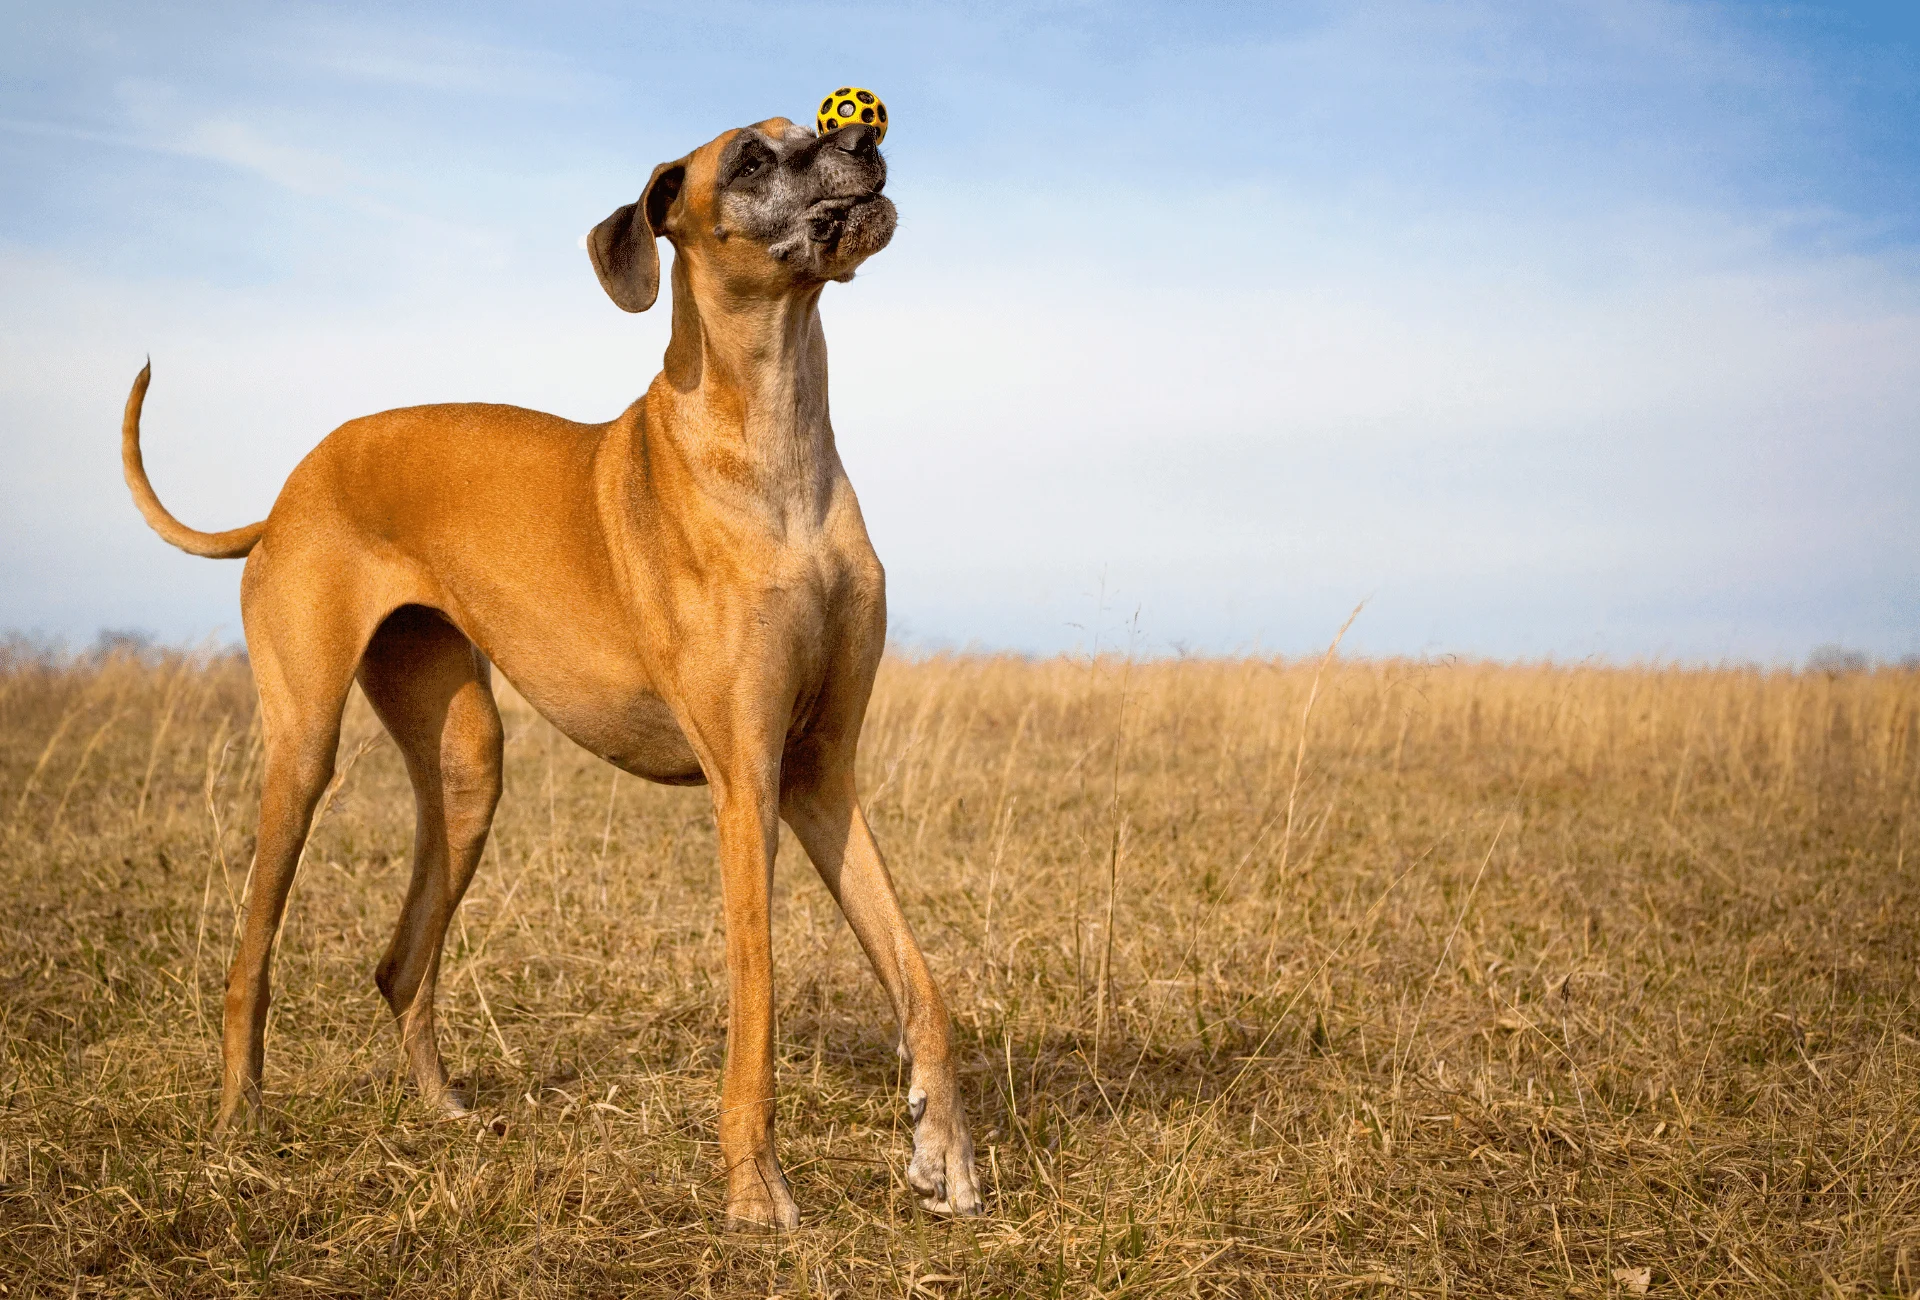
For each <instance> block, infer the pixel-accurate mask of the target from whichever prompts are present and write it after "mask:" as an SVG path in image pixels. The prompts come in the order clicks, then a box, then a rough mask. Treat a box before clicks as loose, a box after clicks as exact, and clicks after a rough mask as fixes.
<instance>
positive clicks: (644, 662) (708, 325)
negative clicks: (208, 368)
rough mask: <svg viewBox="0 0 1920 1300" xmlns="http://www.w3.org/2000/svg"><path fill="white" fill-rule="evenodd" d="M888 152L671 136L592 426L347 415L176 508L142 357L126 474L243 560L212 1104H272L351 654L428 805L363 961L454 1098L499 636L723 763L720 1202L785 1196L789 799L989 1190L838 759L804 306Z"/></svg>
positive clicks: (832, 465) (139, 495)
mask: <svg viewBox="0 0 1920 1300" xmlns="http://www.w3.org/2000/svg"><path fill="white" fill-rule="evenodd" d="M886 177H887V167H886V162H885V160H884V159H883V158H882V157H881V155H880V152H879V150H878V148H877V142H876V140H875V137H874V133H873V131H872V129H871V128H868V127H861V126H853V127H848V128H846V129H844V130H841V131H838V132H833V133H830V134H828V135H825V136H816V135H815V134H814V132H812V131H811V130H808V129H807V128H805V127H803V126H798V125H795V124H794V123H792V122H789V121H788V120H786V119H785V118H778V117H776V118H771V119H769V120H767V121H764V122H760V123H757V124H755V125H753V126H747V127H742V128H739V129H736V130H730V131H727V132H725V133H723V134H722V135H720V136H718V137H717V138H715V139H714V140H712V141H710V142H708V143H707V144H705V145H702V146H701V147H700V148H698V149H695V150H694V151H693V152H692V153H689V154H687V155H686V156H685V157H684V158H680V159H677V160H675V161H673V162H666V163H662V164H660V165H659V166H658V167H655V168H654V169H653V174H652V176H651V177H649V178H648V180H647V183H646V187H645V188H644V189H643V190H642V191H641V194H640V197H639V199H638V200H637V201H636V202H634V203H630V204H628V205H626V206H624V207H622V208H620V209H618V210H617V211H615V212H614V213H613V215H611V216H609V217H608V218H607V219H606V220H605V221H602V222H601V223H600V224H599V225H597V226H595V227H594V228H593V231H592V233H591V234H590V235H589V236H588V251H589V254H590V256H591V259H592V262H593V269H594V271H595V273H596V274H597V276H598V277H599V281H600V284H601V286H602V287H603V288H604V289H605V290H606V293H607V295H608V296H609V297H610V298H612V299H613V301H614V303H615V304H616V305H618V306H619V307H621V308H622V309H624V310H626V311H629V312H640V311H645V310H647V308H649V307H651V306H652V305H653V302H654V299H655V297H656V296H657V294H658V291H659V282H660V259H659V253H658V244H657V239H658V238H659V237H660V236H664V237H665V238H666V239H667V240H668V241H669V242H670V243H671V244H672V245H673V248H674V253H675V256H674V258H673V264H672V286H673V294H672V308H673V322H672V324H673V329H672V337H671V341H670V342H669V343H668V345H667V351H666V358H665V363H664V365H663V368H662V369H661V372H660V374H659V375H658V376H656V377H655V378H654V380H653V382H652V384H651V385H650V386H649V387H648V388H647V391H646V393H645V395H644V396H642V397H641V398H640V399H639V400H638V401H636V402H635V403H634V404H633V405H632V406H630V407H628V408H627V410H626V411H625V412H623V413H622V414H621V415H620V416H619V417H618V418H616V419H614V420H611V421H609V422H608V423H606V424H576V423H574V422H572V421H569V420H563V419H561V418H559V417H557V416H552V415H544V414H541V413H539V412H535V411H528V410H523V409H521V408H518V407H511V406H491V405H480V404H462V405H445V406H420V407H411V408H406V409H401V410H393V411H387V412H384V413H382V414H379V415H372V416H367V417H364V418H362V419H357V420H353V421H350V422H348V423H346V424H344V425H341V426H340V427H339V428H338V429H336V430H335V431H334V432H333V433H331V434H329V435H328V436H327V438H326V439H325V440H324V441H322V442H321V443H320V445H319V446H318V447H316V448H315V449H314V450H313V451H312V452H311V453H309V454H308V455H307V457H306V458H305V459H304V460H303V461H301V462H300V464H299V466H298V467H297V468H295V470H294V471H293V473H292V475H291V476H289V477H288V479H287V481H286V484H285V486H284V487H283V488H282V489H281V491H280V495H279V497H278V499H277V500H275V502H274V504H273V509H272V510H271V512H270V513H269V514H268V515H267V517H266V519H264V520H262V521H260V522H258V523H252V524H248V525H246V526H245V527H243V528H235V529H230V530H228V531H225V532H215V533H205V532H199V531H197V530H195V529H192V528H189V527H187V526H186V525H184V524H182V523H181V522H180V521H179V520H177V519H175V518H174V517H173V516H172V515H171V514H170V513H168V511H167V509H166V508H165V507H164V506H163V505H161V503H160V500H159V498H158V497H157V496H156V495H155V493H154V491H153V487H152V485H151V484H150V483H149V482H148V479H147V475H146V470H145V468H144V466H143V463H142V460H141V454H140V412H141V407H142V405H143V402H144V399H145V396H146V392H147V386H148V383H149V382H150V380H151V376H152V366H151V363H149V364H148V366H147V367H146V368H145V369H143V370H142V371H141V372H140V375H139V377H138V378H137V379H136V380H135V382H134V385H133V390H132V393H131V394H130V396H129V397H128V399H127V407H126V416H125V420H124V422H123V425H122V432H121V444H122V459H123V462H124V468H125V471H126V479H127V484H128V486H129V487H130V488H131V490H132V492H133V498H134V502H135V503H136V504H137V505H138V507H139V508H140V511H141V513H142V514H143V515H144V516H145V517H146V520H147V522H148V524H149V525H151V526H152V528H153V529H154V531H155V532H157V533H158V534H159V535H160V536H161V537H162V538H163V539H164V540H166V541H167V542H169V543H171V544H172V545H174V546H177V547H179V548H180V549H182V550H184V551H187V552H189V553H191V554H194V555H200V556H207V557H210V558H218V559H237V558H240V557H242V556H245V557H246V560H247V563H246V568H245V570H244V572H243V573H242V576H241V581H240V600H241V610H242V622H243V625H244V628H245V632H246V642H247V651H248V654H249V656H250V658H251V661H252V666H253V676H254V681H255V684H256V686H257V688H258V690H259V695H260V710H261V726H262V732H263V737H264V749H265V765H266V766H265V776H264V780H263V783H262V787H261V794H260V820H259V832H258V840H257V843H256V848H255V857H254V867H253V872H252V884H251V886H250V888H249V889H248V891H247V909H246V919H245V922H244V927H243V930H242V934H241V940H240V945H239V949H238V952H237V954H236V955H235V957H234V960H233V965H232V968H231V969H230V971H229V972H228V975H227V991H226V1002H225V1011H224V1025H223V1031H222V1057H223V1071H222V1082H221V1095H220V1110H219V1121H218V1122H219V1127H220V1130H221V1131H222V1132H226V1131H228V1130H230V1129H231V1128H232V1127H233V1126H235V1125H236V1124H242V1123H244V1124H258V1123H260V1122H261V1095H260V1077H261V1066H262V1046H263V1040H262V1034H263V1030H264V1027H265V1021H266V1014H267V1005H268V1000H269V990H268V982H269V968H270V959H271V955H272V950H273V943H274V938H275V936H276V934H277V933H278V930H279V925H280V920H281V915H282V912H283V909H284V908H285V905H286V899H287V891H288V889H289V888H290V886H291V885H292V883H293V874H294V870H295V868H296V866H297V865H298V862H299V859H300V851H301V846H302V844H303V843H304V841H305V839H306V835H307V832H308V829H309V826H310V823H311V820H312V817H313V812H314V808H315V806H316V804H317V802H318V801H319V799H320V798H321V795H322V792H323V791H324V790H325V789H326V787H327V784H328V782H329V781H330V780H331V779H332V774H333V770H334V757H335V751H336V748H337V746H338V742H339V736H340V717H341V712H342V710H343V708H344V707H345V702H346V698H347V692H348V689H349V687H350V686H351V684H352V683H353V681H354V680H355V678H356V677H357V678H358V680H359V682H360V685H361V687H362V689H363V690H364V691H365V693H366V696H367V699H368V700H369V701H370V702H371V703H372V705H373V707H374V710H375V712H376V713H377V714H378V715H379V717H380V720H381V722H382V723H383V724H384V725H385V726H386V728H387V730H388V731H389V732H390V733H391V734H392V736H393V739H394V741H395V743H396V744H397V745H398V746H399V748H400V751H401V753H402V754H403V755H404V756H405V759H406V766H407V773H408V776H409V778H410V779H411V781H412V785H413V792H414V799H415V801H416V805H417V811H418V822H417V829H416V832H415V839H414V848H413V875H412V881H411V883H410V884H409V886H408V888H407V895H406V901H405V903H404V904H403V906H402V907H401V912H400V918H399V922H398V924H397V925H396V927H395V929H394V932H393V939H392V942H391V943H389V944H388V946H387V951H386V955H385V956H384V957H383V958H382V959H381V961H380V963H379V966H378V968H377V970H376V973H375V981H376V982H377V983H378V985H379V987H380V991H381V993H382V994H384V995H385V997H386V1000H387V1004H388V1006H389V1007H390V1008H391V1009H392V1012H393V1016H394V1018H395V1021H396V1023H397V1025H398V1027H399V1031H400V1040H401V1045H402V1046H401V1051H402V1053H403V1055H404V1057H405V1060H406V1063H407V1065H408V1066H409V1067H410V1071H411V1074H412V1078H413V1081H414V1083H415V1085H416V1086H417V1087H418V1089H419V1091H420V1093H421V1095H422V1096H423V1097H424V1098H426V1099H427V1100H428V1101H429V1102H430V1103H432V1104H433V1105H435V1106H437V1107H439V1108H441V1109H442V1110H444V1111H447V1112H449V1113H454V1114H458V1113H461V1112H462V1111H464V1109H465V1107H464V1104H463V1102H462V1100H461V1099H460V1098H459V1097H458V1096H456V1095H455V1093H454V1091H453V1090H452V1089H451V1088H450V1087H449V1085H448V1080H447V1074H446V1070H445V1068H444V1066H443V1065H442V1063H441V1059H440V1052H439V1047H438V1044H437V1041H436V1034H435V1028H434V982H435V979H436V977H437V974H438V971H439V967H440V959H441V951H442V947H443V942H444V940H445V937H446V932H447V924H448V921H449V919H450V918H451V916H452V914H453V911H454V909H455V908H456V907H458V906H459V904H460V899H461V896H462V895H463V894H464V893H465V892H466V889H467V885H468V882H469V881H470V880H471V879H472V878H473V872H474V868H475V866H476V865H477V864H478V862H479V860H480V854H481V850H482V848H483V846H484V845H485V842H486V837H487V831H488V827H489V825H490V823H491V821H492V818H493V811H494V807H495V805H496V803H497V802H498V800H499V796H500V762H501V743H502V739H501V729H500V716H499V713H498V712H497V710H496V708H495V705H494V699H493V693H492V687H491V677H490V673H491V671H492V669H493V668H498V669H499V670H500V672H502V673H503V674H505V676H506V678H507V680H509V681H510V682H512V683H513V685H514V686H515V688H516V689H518V690H519V691H520V693H521V694H522V695H524V696H525V697H526V698H527V700H528V701H530V702H531V703H532V704H533V706H534V707H535V708H536V709H538V710H539V711H540V713H541V714H542V715H544V716H545V717H546V718H547V719H548V720H549V721H550V722H552V723H553V725H554V726H556V727H557V728H559V729H560V731H562V732H563V733H565V734H566V735H567V736H569V737H571V738H572V739H573V740H574V741H575V742H576V743H578V744H580V745H581V746H583V747H585V748H587V749H589V750H591V751H592V752H594V753H595V754H598V755H600V756H601V757H602V758H604V759H606V761H608V762H609V763H612V764H613V765H614V766H616V767H618V768H619V769H620V770H622V771H624V772H630V773H632V774H633V775H635V776H640V777H645V778H647V779H648V780H651V781H658V782H662V783H665V784H669V785H698V784H702V783H704V784H706V785H707V786H708V787H709V789H710V791H711V793H712V799H713V813H714V819H715V823H716V826H717V829H718V834H719V853H720V876H721V882H722V896H723V902H724V907H725V913H726V957H727V982H728V1010H727V1053H726V1066H725V1070H724V1076H723V1081H722V1085H721V1093H720V1112H719V1136H720V1149H721V1153H722V1156H723V1158H724V1160H725V1162H726V1172H727V1216H728V1219H729V1221H730V1222H731V1223H733V1224H735V1225H737V1226H745V1227H759V1228H792V1227H794V1226H796V1225H797V1224H798V1223H799V1211H798V1208H797V1207H796V1206H795V1204H794V1200H793V1195H792V1193H791V1191H790V1190H789V1188H788V1186H787V1180H786V1177H785V1175H784V1174H783V1173H782V1172H781V1169H780V1162H779V1159H778V1158H777V1157H776V1155H775V1152H774V1134H773V1115H774V1066H773V969H772V951H771V931H770V920H771V917H770V908H769V900H768V895H769V891H770V888H771V880H772V872H773V862H774V852H775V849H776V846H777V843H778V832H779V823H780V821H781V820H785V821H786V823H787V825H789V826H790V827H792V829H793V832H794V834H795V836H796V837H797V838H798V839H799V841H800V843H801V844H802V845H803V846H804V847H805V849H806V851H807V855H808V857H809V858H811V859H812V861H813V865H814V867H815V869H816V870H817V871H818V872H819V874H820V878H821V880H822V881H824V882H825V884H826V886H827V888H828V890H829V891H831V893H832V894H833V896H834V898H835V900H836V901H837V902H838V903H839V905H840V907H841V909H842V911H843V912H844V914H845V915H846V918H847V922H848V924H849V925H850V926H851V927H852V929H853V932H854V934H855V935H856V936H857V937H858V938H859V941H860V945H861V947H862V948H863V949H864V950H865V951H866V954H867V957H868V959H869V960H870V961H871V962H872V964H873V968H874V970H875V972H876V973H877V975H878V976H879V979H880V982H881V984H882V985H883V986H885V988H886V991H887V995H888V996H889V997H890V998H891V999H892V1002H893V1008H894V1013H895V1015H896V1017H897V1019H898V1021H899V1030H900V1052H901V1054H902V1056H903V1058H904V1059H905V1060H906V1061H907V1062H908V1063H909V1065H910V1069H911V1078H910V1080H909V1088H908V1092H907V1111H908V1116H909V1119H910V1121H911V1123H912V1127H913V1156H912V1159H911V1162H910V1163H909V1165H908V1167H907V1174H906V1176H907V1181H908V1183H909V1184H910V1185H911V1186H912V1187H913V1188H914V1190H915V1191H916V1193H918V1195H919V1196H920V1197H921V1198H922V1202H921V1203H922V1204H923V1206H924V1207H925V1208H927V1209H928V1210H931V1211H934V1212H937V1213H944V1214H954V1215H972V1214H978V1213H980V1212H981V1209H982V1203H981V1196H980V1191H979V1183H978V1180H977V1178H976V1176H975V1171H974V1161H973V1144H972V1140H971V1138H970V1137H969V1135H968V1130H967V1122H966V1115H965V1107H964V1104H963V1099H962V1097H961V1092H960V1086H959V1080H958V1078H957V1075H956V1071H955V1067H954V1058H953V1044H952V1037H951V1031H950V1027H949V1022H948V1015H947V1009H946V1005H945V1002H944V1001H943V999H942V998H941V995H940V990H939V988H938V986H937V985H936V984H935V983H934V980H933V977H932V975H931V974H930V973H929V971H928V969H927V963H926V959H925V957H924V956H923V955H922V953H921V950H920V948H919V945H918V944H917V943H916V942H915V941H914V937H913V933H912V931H911V930H910V929H909V928H908V925H907V920H906V917H905V916H904V915H902V913H901V910H900V904H899V902H898V900H897V899H896V897H895V894H894V888H893V882H892V878H891V877H890V875H889V874H888V871H887V867H886V864H885V862H884V860H883V859H882V858H881V855H880V851H879V849H878V847H877V846H876V845H875V843H874V840H873V835H872V833H871V832H870V830H869V828H868V826H867V822H866V818H865V816H864V814H863V813H862V811H861V807H860V801H859V797H858V794H857V791H856V789H855V783H854V756H855V751H856V748H857V746H858V744H859V740H860V728H861V723H862V720H863V718H864V716H865V713H866V707H867V701H868V696H869V694H870V693H871V691H872V688H873V680H874V674H875V671H876V670H877V668H878V666H879V663H880V657H881V651H882V648H883V645H884V642H885V637H886V622H887V616H886V582H885V574H884V571H883V570H882V569H881V566H880V562H879V560H878V558H877V557H876V556H875V555H874V551H873V546H872V544H871V543H870V542H869V540H868V538H867V531H866V526H865V524H864V522H863V521H862V519H861V515H860V505H859V502H858V501H857V500H856V499H855V497H854V493H853V488H852V486H851V484H849V482H848V481H847V474H846V470H845V469H844V467H843V466H842V465H841V463H840V458H839V455H838V453H837V452H836V451H835V448H834V438H833V428H832V425H831V423H830V421H829V420H828V413H827V346H826V339H825V335H824V334H823V332H822V329H821V324H820V312H819V302H820V295H821V292H822V291H823V290H824V288H825V287H826V285H827V283H828V282H829V281H846V280H850V279H852V278H853V275H854V272H855V270H856V269H857V268H858V267H859V266H860V264H861V263H862V262H864V261H865V260H866V259H867V258H868V257H871V256H872V255H873V254H875V253H877V252H879V251H880V250H881V249H882V248H884V247H885V246H886V245H887V243H888V242H889V241H890V240H891V239H892V237H893V231H894V224H895V220H896V212H895V209H894V206H893V203H892V201H891V200H890V199H888V198H887V197H886V196H885V195H884V194H882V192H881V191H882V189H883V187H884V186H885V183H886Z"/></svg>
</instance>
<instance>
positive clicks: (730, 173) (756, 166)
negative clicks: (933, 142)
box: [587, 117, 895, 311]
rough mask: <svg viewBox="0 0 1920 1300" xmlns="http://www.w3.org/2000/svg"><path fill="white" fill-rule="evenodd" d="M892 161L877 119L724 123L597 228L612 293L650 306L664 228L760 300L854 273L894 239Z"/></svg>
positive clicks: (630, 304)
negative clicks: (829, 123)
mask: <svg viewBox="0 0 1920 1300" xmlns="http://www.w3.org/2000/svg"><path fill="white" fill-rule="evenodd" d="M886 183H887V164H886V161H885V160H884V159H882V158H881V157H880V150H879V148H878V147H877V146H876V144H875V140H874V132H873V128H872V127H867V126H850V127H847V128H845V129H844V130H840V131H834V132H831V133H829V134H827V135H823V136H816V135H815V134H814V133H813V132H811V131H809V130H807V129H806V128H805V127H803V126H797V125H795V124H794V123H792V122H789V121H788V120H787V119H786V118H784V117H775V118H770V119H768V120H767V121H765V122H760V123H757V124H756V125H753V126H747V127H741V128H740V129H739V130H737V131H728V132H727V133H725V134H724V135H722V136H720V137H719V138H717V139H715V140H712V141H710V142H708V143H707V144H704V145H702V146H700V148H698V149H695V150H694V151H693V152H692V153H690V154H688V155H687V156H686V157H684V158H681V159H679V160H678V161H676V162H669V163H661V164H660V165H659V166H658V167H655V168H654V169H653V175H652V177H651V178H649V179H648V181H647V187H646V188H645V189H644V190H642V191H641V192H640V199H639V201H638V202H636V203H629V204H628V205H627V206H625V207H623V208H621V209H619V210H618V211H617V212H615V213H614V214H613V215H612V216H610V217H608V218H607V219H606V220H605V221H602V222H601V223H600V224H599V225H597V226H595V227H594V228H593V233H592V234H590V235H588V236H587V251H588V252H589V254H590V255H591V256H592V258H593V269H594V273H595V274H597V275H598V276H599V277H600V285H601V287H602V288H604V289H605V290H606V291H607V296H608V297H609V298H612V299H613V301H614V302H615V303H616V304H618V305H619V306H620V307H621V308H623V309H625V310H626V311H645V310H646V309H647V308H649V307H651V306H652V305H653V300H654V298H655V297H656V296H657V295H658V294H659V292H660V253H659V249H658V247H657V246H656V244H655V242H654V241H655V237H656V236H659V235H665V236H666V237H667V238H668V239H670V240H672V241H673V246H674V249H675V251H676V252H677V253H679V255H680V256H682V257H688V256H691V257H693V258H695V259H696V260H697V261H698V262H699V263H700V265H701V267H702V269H703V270H707V271H709V272H710V273H711V274H713V275H715V276H717V277H718V279H719V281H720V282H721V284H722V285H723V286H724V287H725V288H726V290H727V292H728V293H729V295H739V296H742V297H754V298H764V297H771V296H779V295H783V294H787V293H792V292H796V291H800V290H805V289H809V288H815V287H818V286H819V285H821V284H824V283H826V282H827V281H828V280H850V279H852V278H853V273H854V270H855V268H857V267H858V266H859V265H860V263H862V262H864V261H865V260H866V259H867V258H869V257H871V256H873V255H874V254H875V253H877V252H879V251H880V250H881V249H883V248H885V247H886V246H887V241H888V240H890V239H892V238H893V226H894V219H895V213H894V208H893V201H892V200H891V199H888V198H887V197H885V196H884V195H882V194H881V193H880V191H881V189H882V187H884V186H885V185H886Z"/></svg>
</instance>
